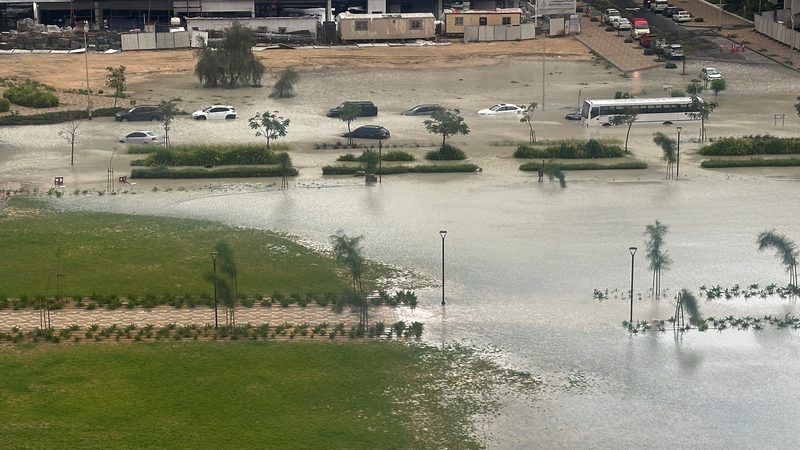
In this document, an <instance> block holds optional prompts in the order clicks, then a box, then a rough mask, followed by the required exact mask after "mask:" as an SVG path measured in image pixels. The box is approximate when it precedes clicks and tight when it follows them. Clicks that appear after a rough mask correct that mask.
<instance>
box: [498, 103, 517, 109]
mask: <svg viewBox="0 0 800 450" xmlns="http://www.w3.org/2000/svg"><path fill="white" fill-rule="evenodd" d="M494 106H517V107H519V105H515V104H513V103H498V104H496V105H494ZM494 106H492V108H494Z"/></svg>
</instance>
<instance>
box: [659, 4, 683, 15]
mask: <svg viewBox="0 0 800 450" xmlns="http://www.w3.org/2000/svg"><path fill="white" fill-rule="evenodd" d="M678 11H680V8H678V7H677V6H672V5H669V6H667V7H666V8H664V11H661V14H663V15H664V17H672V16H673V15H675V13H676V12H678Z"/></svg>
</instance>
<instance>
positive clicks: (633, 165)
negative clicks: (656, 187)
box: [519, 161, 647, 172]
mask: <svg viewBox="0 0 800 450" xmlns="http://www.w3.org/2000/svg"><path fill="white" fill-rule="evenodd" d="M541 166H542V163H541V162H529V163H525V164H523V165H521V166H519V170H523V171H526V172H536V171H537V170H539V168H540V167H541ZM558 167H559V169H561V170H628V169H647V164H645V163H643V162H638V161H637V162H621V163H612V164H599V163H583V164H581V163H578V164H559V165H558Z"/></svg>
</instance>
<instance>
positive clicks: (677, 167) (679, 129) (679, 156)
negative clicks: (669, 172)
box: [675, 127, 683, 178]
mask: <svg viewBox="0 0 800 450" xmlns="http://www.w3.org/2000/svg"><path fill="white" fill-rule="evenodd" d="M676 130H678V158H677V159H678V162H677V164H676V165H675V178H678V177H679V176H681V130H683V127H677V128H676Z"/></svg>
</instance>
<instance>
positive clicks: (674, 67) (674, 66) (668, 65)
mask: <svg viewBox="0 0 800 450" xmlns="http://www.w3.org/2000/svg"><path fill="white" fill-rule="evenodd" d="M664 68H665V69H677V68H678V66H677V65H675V63H674V62H668V63H667V64H666V65H664Z"/></svg>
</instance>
